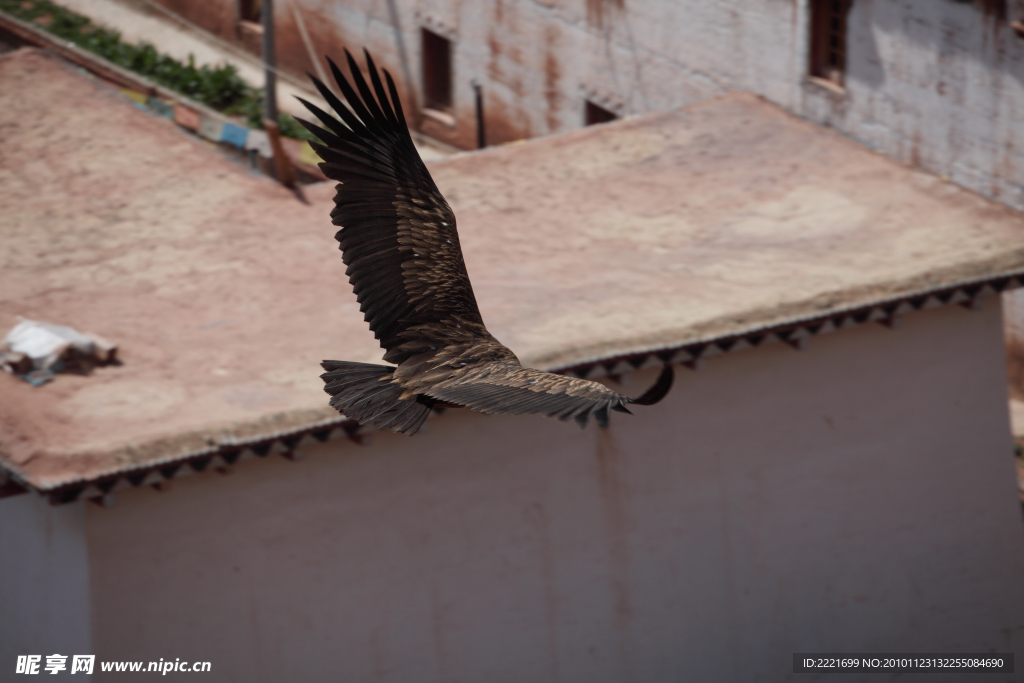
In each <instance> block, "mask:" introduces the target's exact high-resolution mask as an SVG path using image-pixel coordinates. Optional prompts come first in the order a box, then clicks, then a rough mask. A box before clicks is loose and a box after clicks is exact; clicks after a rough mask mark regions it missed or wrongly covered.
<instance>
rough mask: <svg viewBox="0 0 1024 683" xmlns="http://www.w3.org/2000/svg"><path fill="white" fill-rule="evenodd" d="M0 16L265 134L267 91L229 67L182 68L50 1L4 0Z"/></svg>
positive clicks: (297, 131) (290, 125) (285, 129)
mask: <svg viewBox="0 0 1024 683" xmlns="http://www.w3.org/2000/svg"><path fill="white" fill-rule="evenodd" d="M0 10H3V11H4V12H7V13H8V14H11V15H13V16H15V17H18V18H19V19H23V20H25V21H29V22H32V23H33V24H35V25H37V26H39V27H40V28H42V29H44V30H46V31H48V32H50V33H52V34H53V35H55V36H57V37H59V38H62V39H64V40H67V41H69V42H72V43H74V44H75V45H78V46H79V47H81V48H83V49H85V50H88V51H89V52H93V53H95V54H98V55H100V56H101V57H103V58H105V59H107V60H110V61H111V62H113V63H114V64H117V65H118V66H121V67H124V68H125V69H128V70H130V71H134V72H135V73H138V74H141V75H143V76H145V77H146V78H149V79H150V80H152V81H154V82H156V83H159V84H160V85H163V86H165V87H167V88H169V89H170V90H174V91H175V92H179V93H181V94H182V95H185V96H186V97H190V98H192V99H194V100H196V101H197V102H202V103H203V104H205V105H207V106H209V107H211V108H213V109H216V110H217V111H221V112H224V113H225V114H228V115H229V116H240V117H242V118H243V119H245V122H246V124H247V125H248V126H249V127H251V128H263V90H262V89H260V88H252V87H250V86H249V85H248V84H247V83H246V82H245V81H244V80H242V77H241V76H239V75H238V70H237V69H235V67H234V66H232V65H230V64H227V65H222V66H216V67H209V66H201V67H196V65H195V59H194V58H193V57H192V56H191V55H189V58H188V62H187V63H182V62H180V61H178V60H176V59H174V58H173V57H170V56H169V55H165V54H161V53H160V52H158V51H157V49H156V48H155V47H153V46H152V45H151V44H149V43H141V44H139V45H131V44H128V43H125V42H124V41H122V40H121V34H120V33H119V32H117V31H113V30H110V29H106V28H102V27H98V26H94V25H93V24H92V22H90V20H89V18H88V17H84V16H82V15H81V14H78V13H76V12H72V11H71V10H68V9H65V8H63V7H60V6H59V5H55V4H53V3H52V2H50V0H0ZM278 121H279V125H280V127H281V134H282V135H285V136H287V137H294V138H299V139H303V140H305V139H309V138H310V137H312V136H311V135H310V134H309V132H308V131H307V130H306V129H305V128H303V127H302V126H301V125H299V124H298V122H296V121H295V119H293V118H292V117H291V116H289V115H287V114H282V115H281V116H280V117H278Z"/></svg>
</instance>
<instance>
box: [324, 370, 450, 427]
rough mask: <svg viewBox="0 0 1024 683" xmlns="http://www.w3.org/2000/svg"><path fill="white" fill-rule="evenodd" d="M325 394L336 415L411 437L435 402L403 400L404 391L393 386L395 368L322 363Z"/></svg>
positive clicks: (424, 398)
mask: <svg viewBox="0 0 1024 683" xmlns="http://www.w3.org/2000/svg"><path fill="white" fill-rule="evenodd" d="M320 365H321V366H322V367H323V369H324V370H326V371H327V372H325V373H324V374H322V375H320V378H321V379H322V380H323V381H324V391H326V392H327V393H328V394H330V395H331V405H332V406H333V407H334V408H335V409H337V411H338V412H339V413H342V414H344V415H345V416H346V417H350V418H352V419H354V420H359V423H360V424H364V425H366V424H368V425H372V426H374V427H378V428H384V427H387V428H388V429H392V430H394V431H396V432H401V433H403V434H408V435H410V436H412V435H413V434H415V433H416V432H417V431H418V430H419V428H420V427H421V426H422V425H423V422H424V420H426V419H427V415H429V414H430V409H431V407H432V406H433V404H434V401H433V400H432V399H430V398H428V397H426V396H418V397H416V398H414V399H407V400H402V399H400V398H399V396H401V395H402V392H403V391H404V389H403V388H402V387H401V386H399V385H397V384H393V383H392V382H391V381H390V380H391V375H392V373H393V372H394V370H395V368H394V366H387V365H372V364H370V363H352V362H349V361H344V360H325V361H324V362H323V363H321V364H320Z"/></svg>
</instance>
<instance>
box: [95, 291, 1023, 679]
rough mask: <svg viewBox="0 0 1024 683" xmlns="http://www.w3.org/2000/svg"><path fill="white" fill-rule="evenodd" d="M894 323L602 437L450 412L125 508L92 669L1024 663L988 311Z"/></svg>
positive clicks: (710, 379)
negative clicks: (812, 658) (804, 658)
mask: <svg viewBox="0 0 1024 683" xmlns="http://www.w3.org/2000/svg"><path fill="white" fill-rule="evenodd" d="M901 322H902V324H901V325H900V327H899V328H898V329H896V330H889V329H886V328H883V327H881V326H877V325H865V326H860V327H857V328H854V329H851V330H846V331H842V332H838V333H834V334H828V335H822V336H820V337H815V338H813V339H812V340H811V343H810V346H809V348H808V349H806V350H804V351H799V352H798V351H795V350H793V349H791V348H789V347H787V346H784V345H781V344H778V345H774V346H767V347H763V348H760V349H756V350H750V351H743V352H738V353H735V354H730V355H726V356H722V357H719V358H713V359H711V360H709V361H708V362H707V364H706V366H705V367H704V369H702V370H701V371H699V372H696V373H694V372H691V371H688V370H685V369H681V370H680V373H681V374H680V375H679V377H678V379H677V385H676V386H675V388H674V389H673V391H672V393H671V394H670V395H669V397H668V398H667V399H666V400H665V401H664V402H662V403H661V404H660V405H658V406H654V407H652V408H647V409H643V408H637V409H636V411H635V412H636V415H635V416H633V417H630V416H627V415H621V414H615V415H613V425H612V427H611V429H610V430H608V431H606V432H601V431H599V430H597V429H596V428H594V427H593V426H591V427H590V428H589V429H588V430H587V431H584V432H581V431H580V430H578V429H577V428H576V427H575V426H573V425H571V424H570V425H565V424H561V423H558V422H556V421H552V420H547V419H544V418H533V417H485V416H481V415H477V414H471V413H468V412H461V411H450V412H448V413H446V414H445V415H443V416H441V417H440V419H437V418H432V422H431V424H430V425H429V431H428V432H427V433H426V434H423V435H418V436H416V437H413V438H407V437H404V436H398V435H392V434H375V435H374V437H373V442H372V444H371V445H369V446H365V447H360V446H356V445H354V444H352V443H349V442H347V441H336V442H331V443H328V444H324V445H317V446H313V447H308V448H306V449H305V450H304V457H303V459H302V460H300V461H299V462H295V463H293V462H289V461H286V460H284V459H281V458H279V457H273V458H270V459H267V460H265V461H258V462H252V463H248V464H242V465H240V466H238V467H236V468H235V470H234V471H233V472H231V473H230V474H228V475H221V474H217V473H208V474H203V475H198V476H194V477H191V478H186V479H183V480H180V481H178V482H176V483H175V484H174V487H173V488H172V489H171V490H170V491H169V492H163V493H161V492H156V491H153V490H149V489H140V490H133V491H128V492H125V493H122V494H120V496H119V502H118V504H117V505H116V506H115V507H113V508H99V507H91V508H90V509H89V513H88V515H89V516H88V538H89V544H90V558H91V572H92V579H93V581H92V586H93V592H92V604H93V613H94V620H93V624H94V642H95V646H96V649H97V651H98V654H99V655H100V656H101V657H102V658H105V659H133V660H150V659H152V660H156V659H158V658H161V657H162V658H164V659H173V658H182V659H190V660H202V661H207V660H208V661H210V662H212V669H213V675H214V676H215V677H216V680H218V681H247V682H249V681H282V680H326V679H328V678H329V679H331V680H344V681H409V680H415V681H580V682H583V681H586V682H588V683H598V682H601V681H609V682H610V681H616V682H620V681H645V682H653V681H680V680H700V681H755V680H786V679H788V678H791V677H792V674H791V673H790V672H791V670H792V669H791V667H792V654H793V653H794V652H797V651H811V652H814V651H817V652H827V651H846V652H857V651H873V652H891V651H899V650H905V651H918V652H922V651H937V652H943V651H947V652H971V651H990V650H995V651H1016V652H1017V653H1018V656H1019V655H1020V654H1021V653H1022V651H1024V649H1022V648H1021V642H1020V633H1021V627H1022V625H1024V616H1022V615H1024V582H1022V581H1021V576H1024V529H1022V520H1021V509H1020V504H1019V502H1018V500H1017V496H1016V485H1015V481H1014V470H1013V460H1012V449H1011V443H1010V434H1009V430H1008V418H1007V404H1006V393H1005V392H1006V390H1005V379H1004V355H1003V350H1002V333H1001V319H1000V311H999V306H998V304H997V300H996V299H995V298H994V297H989V298H987V299H986V300H985V307H984V308H983V310H981V311H968V310H965V309H963V308H960V307H944V308H940V309H935V310H930V311H925V312H921V313H915V314H911V315H908V316H907V317H905V318H904V319H903V320H902V321H901ZM314 374H315V373H314ZM653 376H654V375H653V371H647V372H645V373H640V374H639V376H638V377H636V379H635V381H634V383H633V384H632V386H631V387H629V389H630V390H631V391H632V392H634V393H638V392H640V391H642V390H643V388H644V386H645V385H646V384H647V383H648V382H649V381H651V380H652V379H653ZM98 678H99V677H98ZM114 679H115V677H114V675H111V680H114ZM100 680H103V679H102V678H100ZM116 680H119V681H120V680H130V678H129V676H128V675H127V674H117V677H116ZM140 680H142V678H141V677H140ZM801 680H802V679H801ZM842 680H843V681H846V682H849V681H855V680H860V679H858V677H857V676H856V675H850V674H847V675H845V676H844V677H843V679H842ZM865 680H867V679H865ZM870 680H871V681H878V680H885V679H884V677H878V676H877V675H872V677H871V678H870ZM930 680H940V679H938V678H936V679H930ZM949 680H953V679H949ZM956 680H967V679H965V678H964V677H963V676H960V677H958V678H956ZM985 680H989V679H987V678H986V679H985Z"/></svg>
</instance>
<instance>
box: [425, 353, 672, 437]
mask: <svg viewBox="0 0 1024 683" xmlns="http://www.w3.org/2000/svg"><path fill="white" fill-rule="evenodd" d="M672 376H673V373H672V366H670V365H666V366H665V367H664V369H663V370H662V371H661V375H660V376H659V377H658V381H657V382H655V383H654V385H653V386H652V387H651V388H650V389H648V390H647V392H646V393H645V394H644V395H643V396H641V397H640V398H636V399H633V398H629V397H628V396H624V395H622V394H620V393H618V392H617V391H613V390H611V389H609V388H608V387H606V386H604V385H603V384H599V383H598V382H591V381H590V380H585V379H576V378H573V377H566V376H564V375H556V374H553V373H550V372H543V371H541V370H534V369H533V368H524V367H522V366H521V365H519V364H518V363H511V362H502V363H491V364H488V365H486V366H483V367H481V368H480V369H479V370H476V371H473V372H471V373H470V374H469V376H464V377H453V378H452V379H450V380H446V381H441V382H438V383H436V384H434V385H433V386H431V387H430V388H429V389H427V390H426V391H424V392H423V393H425V394H426V395H427V396H429V397H431V398H434V399H437V400H439V401H444V402H446V403H456V404H458V405H463V406H466V407H467V408H472V409H473V410H479V411H480V412H482V413H498V414H505V415H522V414H524V413H539V414H542V415H546V416H548V417H555V418H558V419H560V420H563V421H565V420H569V419H573V420H575V421H576V423H577V424H578V425H579V426H580V427H586V426H587V421H588V420H589V419H590V417H591V416H593V417H594V419H595V420H597V423H598V425H600V426H601V427H607V426H608V414H609V410H618V411H621V412H624V413H628V412H629V410H627V409H626V404H629V403H636V404H638V405H652V404H654V403H657V402H658V401H660V400H661V399H662V398H664V396H665V394H667V393H668V390H669V389H670V388H671V386H672Z"/></svg>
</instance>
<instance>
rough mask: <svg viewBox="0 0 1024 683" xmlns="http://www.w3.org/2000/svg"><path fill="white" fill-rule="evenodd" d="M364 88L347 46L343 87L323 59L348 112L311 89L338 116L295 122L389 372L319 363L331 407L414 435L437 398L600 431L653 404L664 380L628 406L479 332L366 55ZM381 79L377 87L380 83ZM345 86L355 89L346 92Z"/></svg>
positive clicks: (450, 247) (398, 118)
mask: <svg viewBox="0 0 1024 683" xmlns="http://www.w3.org/2000/svg"><path fill="white" fill-rule="evenodd" d="M364 54H365V57H366V66H367V71H368V73H369V75H370V83H369V84H368V83H367V82H366V79H365V78H364V77H363V75H362V72H361V71H360V69H359V66H358V64H357V63H356V61H355V60H354V59H353V58H352V55H350V54H349V53H348V51H347V50H346V51H345V57H346V61H347V64H348V67H349V72H350V74H351V79H352V81H351V83H350V82H349V80H348V79H346V78H345V76H344V74H343V73H342V71H341V69H340V68H338V66H337V65H336V64H335V63H334V62H333V61H331V60H330V59H328V63H329V64H330V68H331V73H332V75H333V76H334V79H335V81H336V83H337V85H338V88H339V89H340V90H341V93H342V95H343V96H344V98H345V101H346V102H347V103H348V106H347V107H346V106H345V104H343V103H342V102H341V100H340V99H339V98H338V97H337V96H335V95H334V93H333V92H331V90H330V89H329V88H328V87H327V86H326V85H325V84H324V83H322V82H321V81H319V80H318V79H316V78H315V77H313V76H310V78H312V79H313V83H314V84H315V85H316V88H317V90H318V91H319V92H320V94H321V95H323V97H324V99H325V100H326V101H327V103H328V105H330V107H331V108H332V109H334V111H335V113H336V115H337V117H338V118H336V117H335V116H332V115H331V114H329V113H327V112H325V111H323V110H322V109H320V108H319V107H316V106H315V105H313V104H310V103H309V102H306V101H305V100H302V103H303V104H304V105H305V106H306V108H307V109H308V110H309V111H310V112H311V113H312V114H313V115H314V116H315V117H316V118H317V119H318V120H319V122H320V124H321V125H319V126H318V125H315V124H312V123H309V122H305V121H303V122H302V124H303V125H304V126H305V127H306V128H307V129H309V130H310V132H312V133H313V134H314V135H316V136H317V137H318V138H319V139H320V142H319V143H316V142H314V143H311V144H312V146H313V149H314V150H315V151H316V152H317V153H318V154H319V155H320V158H321V159H322V160H323V163H321V164H320V168H321V169H322V170H323V172H324V174H325V175H326V176H327V177H328V178H331V179H332V180H337V181H339V185H338V186H337V194H336V195H335V198H334V202H335V208H334V210H333V211H332V212H331V219H332V221H333V222H334V224H335V225H338V226H341V230H339V231H338V233H337V234H336V235H335V238H336V239H337V240H338V243H339V247H340V249H341V251H342V260H343V261H344V262H345V265H346V266H347V270H346V271H345V272H346V274H347V275H348V276H349V282H350V283H351V284H352V288H353V290H354V292H355V293H356V298H357V300H358V302H359V304H360V310H361V311H362V312H363V314H364V317H365V319H366V321H367V322H368V323H369V325H370V329H371V330H372V331H373V333H374V335H375V336H376V337H377V339H378V340H380V345H381V347H382V348H383V349H384V351H385V353H384V360H385V361H387V362H389V363H393V364H394V366H384V365H367V364H365V363H350V362H347V361H324V362H323V368H324V370H326V371H327V372H325V373H324V374H323V375H321V377H322V378H323V380H324V382H325V386H324V388H325V390H326V391H327V393H329V394H331V396H332V398H331V405H332V406H334V407H335V408H337V409H338V410H339V411H340V412H342V413H344V414H345V415H346V416H348V417H352V418H354V419H357V420H359V421H360V423H363V424H370V425H373V426H376V427H380V428H385V427H386V428H390V429H393V430H395V431H397V432H403V433H406V434H414V433H415V432H416V431H417V430H418V429H419V428H420V426H421V425H422V424H423V421H424V420H425V419H426V416H427V414H428V413H429V411H430V408H431V407H432V406H433V405H434V404H436V403H443V404H448V405H459V406H465V407H468V408H471V409H473V410H478V411H481V412H484V413H504V414H517V415H518V414H524V413H539V414H542V415H547V416H549V417H556V418H558V419H560V420H569V419H573V420H575V421H576V422H577V423H578V424H579V425H580V426H581V427H584V426H586V424H587V422H588V420H589V419H590V417H591V416H593V417H594V418H595V419H596V420H597V422H598V424H600V425H601V426H602V427H604V426H606V425H607V424H608V413H609V411H610V410H620V411H624V412H629V411H628V410H626V407H625V406H626V404H628V403H639V404H643V405H649V404H650V403H654V402H656V401H657V400H660V399H661V398H662V397H663V396H664V395H665V394H666V393H667V392H668V389H669V387H670V386H671V383H672V370H671V367H670V366H667V365H666V366H665V370H664V371H663V372H662V375H661V377H660V378H659V380H658V382H657V384H656V385H655V386H654V387H653V388H652V389H651V390H650V391H648V392H647V394H645V395H644V396H643V397H641V398H640V399H635V400H634V399H631V398H629V397H628V396H624V395H622V394H619V393H617V392H615V391H612V390H611V389H609V388H607V387H605V386H604V385H603V384H599V383H597V382H591V381H588V380H583V379H575V378H570V377H565V376H562V375H556V374H552V373H548V372H542V371H540V370H533V369H531V368H524V367H523V366H522V365H520V363H519V359H517V358H516V356H515V354H514V353H512V351H511V350H509V349H508V348H507V347H505V346H504V345H502V344H501V343H500V342H498V340H497V339H495V338H494V337H493V336H491V334H490V333H489V332H488V331H487V328H486V327H485V326H484V322H483V318H482V317H481V316H480V310H479V308H478V307H477V303H476V298H475V297H474V296H473V287H472V285H471V284H470V281H469V274H468V273H467V272H466V264H465V261H464V260H463V257H462V248H461V246H460V245H459V234H458V231H457V230H456V226H455V215H454V214H453V213H452V210H451V208H450V207H449V206H448V202H446V201H445V199H444V197H443V196H442V195H441V193H440V191H438V189H437V186H436V185H435V184H434V181H433V179H432V178H431V177H430V173H429V172H428V171H427V168H426V166H425V165H424V164H423V161H422V160H421V159H420V156H419V153H418V152H417V151H416V147H415V145H413V141H412V136H411V135H410V134H409V129H408V127H407V125H406V122H405V115H404V113H403V112H402V105H401V102H400V101H399V97H398V91H397V89H396V88H395V84H394V81H393V80H392V78H391V75H390V74H389V73H388V72H387V71H386V70H384V71H383V73H384V80H383V81H382V80H381V77H380V74H379V73H378V70H377V67H376V65H375V64H374V63H373V59H372V58H371V57H370V54H369V53H368V52H366V51H365V50H364ZM385 83H386V85H387V87H386V88H385ZM353 84H354V87H353Z"/></svg>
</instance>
